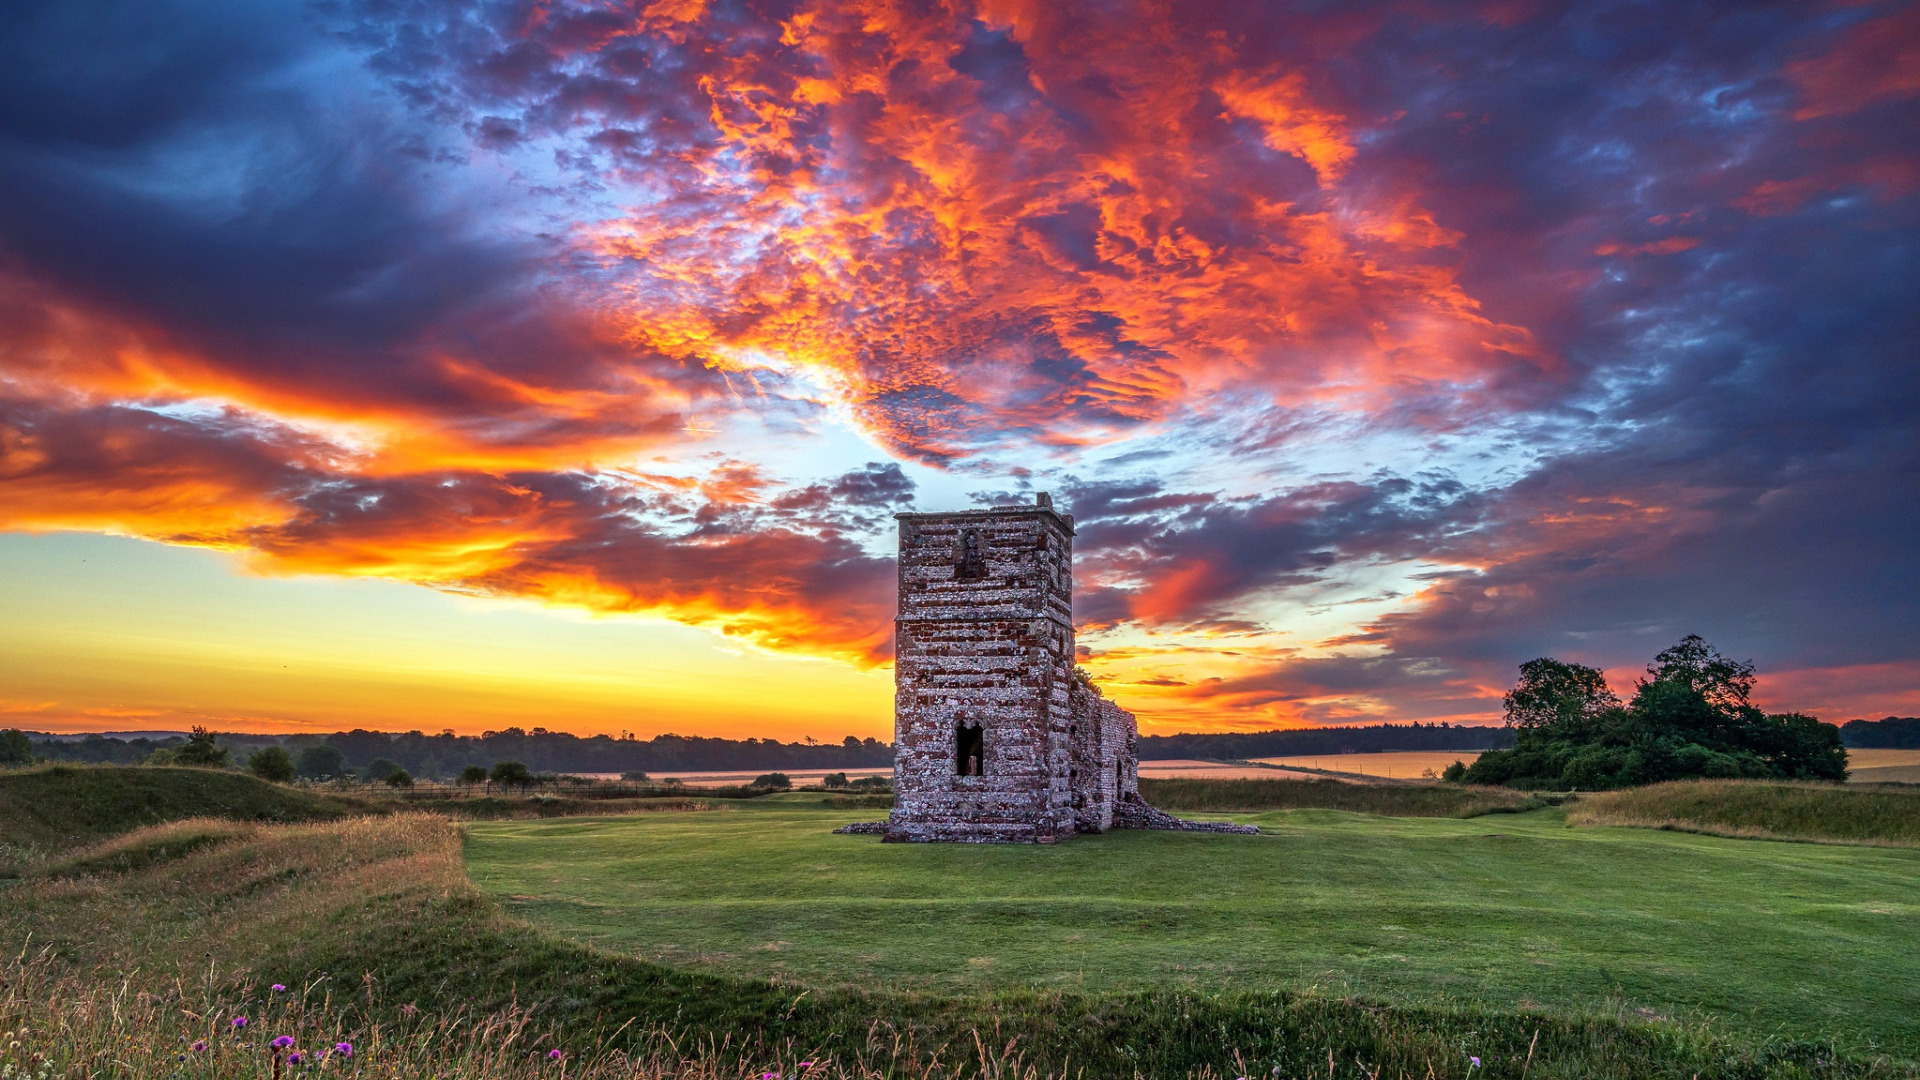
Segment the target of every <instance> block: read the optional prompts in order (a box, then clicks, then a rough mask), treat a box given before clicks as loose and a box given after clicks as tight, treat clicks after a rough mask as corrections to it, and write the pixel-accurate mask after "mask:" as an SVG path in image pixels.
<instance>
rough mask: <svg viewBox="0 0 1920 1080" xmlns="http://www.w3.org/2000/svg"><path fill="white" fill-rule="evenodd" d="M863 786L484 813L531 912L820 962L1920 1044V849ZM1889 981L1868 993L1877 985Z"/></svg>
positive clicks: (481, 828) (485, 876)
mask: <svg viewBox="0 0 1920 1080" xmlns="http://www.w3.org/2000/svg"><path fill="white" fill-rule="evenodd" d="M859 816H860V815H859V813H858V812H857V811H856V812H842V813H837V814H836V813H832V812H821V811H819V810H809V809H804V808H798V807H785V806H782V805H781V804H780V803H779V802H778V801H773V802H767V801H761V802H756V803H752V804H743V805H740V806H738V807H737V808H734V809H729V810H727V811H725V812H719V813H713V814H684V815H658V816H653V817H648V818H629V819H599V820H593V819H572V820H565V821H550V822H537V823H536V822H512V823H487V824H475V825H470V826H468V827H467V828H468V840H467V845H466V858H467V864H468V869H469V872H470V873H471V875H472V877H473V879H474V881H475V882H476V883H477V884H478V885H480V887H481V888H483V889H484V890H486V891H487V892H489V893H491V894H493V895H494V896H496V897H498V898H500V899H502V900H503V901H504V902H505V903H507V905H508V906H509V908H510V909H511V910H513V911H515V912H517V913H520V914H523V915H525V916H527V917H529V918H531V919H532V920H534V921H535V922H536V923H537V924H539V925H542V926H545V927H549V928H551V929H553V930H556V931H558V932H561V933H563V934H566V935H568V936H570V937H574V938H577V939H580V940H583V941H586V942H590V943H592V944H595V945H599V946H604V947H606V948H609V949H613V950H617V951H620V952H623V953H628V954H631V955H636V956H639V957H643V958H647V959H652V960H658V961H662V962H666V963H670V964H673V965H676V966H682V967H688V968H692V969H696V970H701V969H704V970H710V971H714V972H719V973H726V974H734V975H743V976H758V977H766V976H779V977H781V978H783V979H788V980H793V981H795V982H798V983H802V984H805V985H811V986H822V987H831V986H887V987H892V988H912V987H920V988H925V989H929V990H961V989H975V988H986V987H994V988H1012V987H1038V988H1084V989H1089V990H1114V989H1126V988H1130V987H1147V986H1191V987H1195V988H1198V989H1222V988H1238V989H1257V988H1266V987H1307V986H1314V987H1319V988H1322V989H1324V990H1328V991H1331V992H1334V993H1337V994H1345V993H1353V994H1357V995H1362V996H1364V997H1367V998H1370V999H1374V1000H1388V1001H1401V1002H1432V1001H1439V1000H1451V1001H1469V1002H1475V1003H1479V1004H1483V1005H1487V1006H1489V1007H1495V1008H1514V1007H1528V1006H1530V1005H1543V1006H1547V1007H1555V1008H1575V1009H1588V1008H1592V1009H1598V1008H1603V1007H1605V1006H1607V1004H1608V1003H1609V1002H1613V1003H1615V1004H1624V1006H1625V1007H1627V1008H1629V1009H1640V1010H1646V1012H1647V1014H1648V1015H1656V1014H1657V1015H1666V1016H1681V1017H1684V1016H1687V1015H1690V1014H1692V1013H1693V1012H1694V1010H1703V1011H1705V1012H1707V1013H1710V1014H1713V1015H1715V1016H1718V1017H1722V1018H1724V1019H1725V1020H1726V1021H1727V1022H1729V1023H1731V1024H1732V1025H1734V1026H1735V1027H1736V1028H1739V1029H1742V1030H1747V1031H1750V1032H1775V1033H1784V1034H1787V1035H1791V1036H1796V1037H1812V1036H1817V1035H1821V1034H1829V1035H1832V1036H1834V1037H1836V1038H1837V1039H1838V1040H1840V1041H1841V1043H1842V1044H1844V1045H1849V1046H1853V1047H1856V1048H1857V1047H1863V1046H1867V1045H1869V1044H1876V1043H1877V1044H1879V1045H1882V1046H1886V1047H1889V1048H1893V1049H1895V1051H1896V1052H1897V1053H1898V1054H1900V1055H1901V1056H1905V1057H1912V1056H1915V1055H1916V1054H1920V969H1916V965H1915V964H1914V963H1913V957H1915V956H1920V852H1915V851H1907V850H1897V849H1875V848H1857V847H1834V846H1821V845H1811V844H1805V845H1803V844H1778V843H1766V842H1757V841H1745V840H1728V839H1720V838H1716V837H1707V836H1697V835H1690V834H1685V833H1672V832H1660V831H1653V830H1645V829H1615V828H1592V829H1569V828H1567V827H1566V825H1565V823H1564V819H1563V816H1562V812H1561V811H1559V810H1544V811H1535V812H1532V813H1527V814H1512V815H1501V816H1498V817H1481V818H1473V819H1468V820H1454V819H1445V818H1440V819H1435V818H1387V817H1375V816H1371V815H1363V814H1353V813H1345V812H1340V811H1328V810H1304V811H1287V812H1274V813H1265V814H1256V815H1246V816H1243V817H1239V818H1237V819H1236V820H1245V821H1253V822H1256V823H1258V824H1259V825H1260V826H1261V827H1262V828H1263V829H1264V830H1267V835H1263V836H1260V837H1234V836H1195V835H1190V834H1189V835H1183V834H1167V833H1115V834H1109V835H1106V836H1098V837H1077V838H1075V839H1073V840H1071V841H1069V842H1067V843H1063V844H1060V845H1058V846H1053V847H1017V846H1015V847H997V846H995V847H972V846H947V845H924V846H923V845H891V844H889V845H883V844H880V843H879V842H878V841H877V840H876V839H875V838H872V837H861V836H835V835H831V834H830V833H829V832H828V829H829V828H830V827H831V826H832V825H835V824H838V823H840V822H842V821H851V820H856V819H858V818H859ZM1866 987H1871V988H1872V990H1871V992H1867V991H1865V990H1863V988H1866Z"/></svg>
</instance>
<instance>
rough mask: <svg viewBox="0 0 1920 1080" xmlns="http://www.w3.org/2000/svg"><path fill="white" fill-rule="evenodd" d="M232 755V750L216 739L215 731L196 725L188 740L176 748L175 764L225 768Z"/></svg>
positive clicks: (174, 752)
mask: <svg viewBox="0 0 1920 1080" xmlns="http://www.w3.org/2000/svg"><path fill="white" fill-rule="evenodd" d="M156 753H157V751H156ZM232 757H233V754H232V752H231V751H229V750H228V749H227V748H226V747H224V746H221V745H219V744H218V743H216V742H215V741H214V737H213V732H211V731H208V730H207V729H206V728H204V727H195V728H194V729H193V732H192V733H191V734H189V735H188V736H187V741H186V742H184V743H182V744H181V745H180V746H178V747H176V748H174V751H173V764H175V765H210V766H213V767H215V768H225V767H226V766H227V764H228V762H229V761H230V760H231V758H232Z"/></svg>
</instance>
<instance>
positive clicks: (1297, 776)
mask: <svg viewBox="0 0 1920 1080" xmlns="http://www.w3.org/2000/svg"><path fill="white" fill-rule="evenodd" d="M1140 775H1141V777H1142V778H1144V779H1147V780H1304V779H1309V778H1311V777H1313V776H1314V775H1315V774H1313V773H1310V772H1301V771H1297V770H1294V769H1269V768H1264V767H1262V766H1259V765H1221V764H1219V763H1217V762H1212V761H1189V760H1186V759H1182V758H1161V759H1159V760H1157V761H1143V762H1141V763H1140Z"/></svg>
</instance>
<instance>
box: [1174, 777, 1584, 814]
mask: <svg viewBox="0 0 1920 1080" xmlns="http://www.w3.org/2000/svg"><path fill="white" fill-rule="evenodd" d="M1140 794H1141V796H1142V797H1144V798H1145V799H1146V800H1147V801H1148V802H1150V803H1152V804H1153V805H1155V806H1158V807H1160V808H1161V809H1163V810H1168V811H1171V812H1173V813H1177V814H1179V813H1188V812H1195V811H1197V812H1201V813H1248V812H1258V811H1263V810H1303V809H1309V808H1317V809H1322V810H1352V811H1356V812H1358V813H1364V814H1387V815H1392V816H1395V817H1477V816H1479V815H1481V814H1501V813H1518V812H1520V811H1525V810H1538V809H1540V808H1541V807H1543V806H1546V805H1548V804H1549V802H1557V801H1559V800H1558V799H1557V798H1555V797H1553V796H1542V795H1538V794H1534V793H1531V792H1524V791H1513V790H1510V789H1508V788H1497V787H1467V786H1463V785H1459V784H1412V783H1408V784H1391V783H1389V784H1355V783H1348V782H1345V781H1341V780H1144V779H1143V780H1141V781H1140Z"/></svg>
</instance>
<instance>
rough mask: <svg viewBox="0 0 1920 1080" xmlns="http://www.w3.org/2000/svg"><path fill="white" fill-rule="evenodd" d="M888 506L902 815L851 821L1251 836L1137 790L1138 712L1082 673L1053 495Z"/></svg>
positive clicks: (868, 828)
mask: <svg viewBox="0 0 1920 1080" xmlns="http://www.w3.org/2000/svg"><path fill="white" fill-rule="evenodd" d="M894 516H895V517H896V518H897V519H898V520H899V522H900V606H899V615H898V617H897V618H896V620H895V622H894V643H895V661H894V672H895V674H894V766H893V782H894V810H893V814H892V816H891V817H890V818H889V819H888V821H887V822H886V823H885V825H884V826H882V825H881V824H880V823H877V822H876V823H872V824H870V825H860V826H849V827H848V831H855V832H882V831H884V833H885V835H886V838H887V839H888V840H896V841H936V840H946V841H962V842H975V843H979V842H1016V843H1018V842H1026V843H1033V842H1040V843H1051V842H1053V841H1055V840H1058V839H1060V838H1063V837H1066V836H1070V835H1072V834H1073V833H1075V832H1104V831H1106V830H1107V829H1108V828H1112V827H1115V826H1119V827H1123V828H1205V830H1206V831H1237V832H1244V831H1251V829H1250V827H1248V826H1194V825H1190V824H1189V823H1184V822H1179V821H1177V820H1176V819H1174V818H1172V817H1170V816H1168V815H1166V814H1162V813H1160V812H1159V811H1157V810H1154V809H1153V808H1152V807H1150V806H1147V805H1146V804H1145V803H1144V802H1142V801H1141V800H1140V796H1139V792H1138V777H1137V775H1136V773H1137V762H1136V760H1135V757H1134V754H1135V749H1134V744H1135V737H1136V735H1135V730H1136V729H1135V725H1134V719H1133V714H1131V713H1129V712H1127V711H1126V710H1124V709H1121V708H1120V707H1118V706H1116V705H1114V704H1113V703H1112V702H1109V701H1107V700H1105V699H1104V698H1102V697H1101V696H1100V692H1099V691H1098V690H1096V689H1095V688H1094V687H1093V685H1092V684H1091V683H1089V682H1088V681H1087V680H1086V679H1085V678H1084V677H1083V676H1081V675H1080V673H1079V671H1078V670H1077V669H1076V668H1075V667H1074V644H1073V519H1072V518H1071V517H1068V516H1066V515H1063V514H1060V513H1058V512H1056V511H1055V510H1054V508H1053V503H1052V500H1050V499H1049V498H1048V497H1047V496H1046V495H1041V496H1040V497H1039V500H1038V501H1037V502H1036V504H1035V505H1033V506H996V507H993V508H992V509H989V510H960V511H955V512H952V513H944V514H914V513H907V514H896V515H894Z"/></svg>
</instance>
